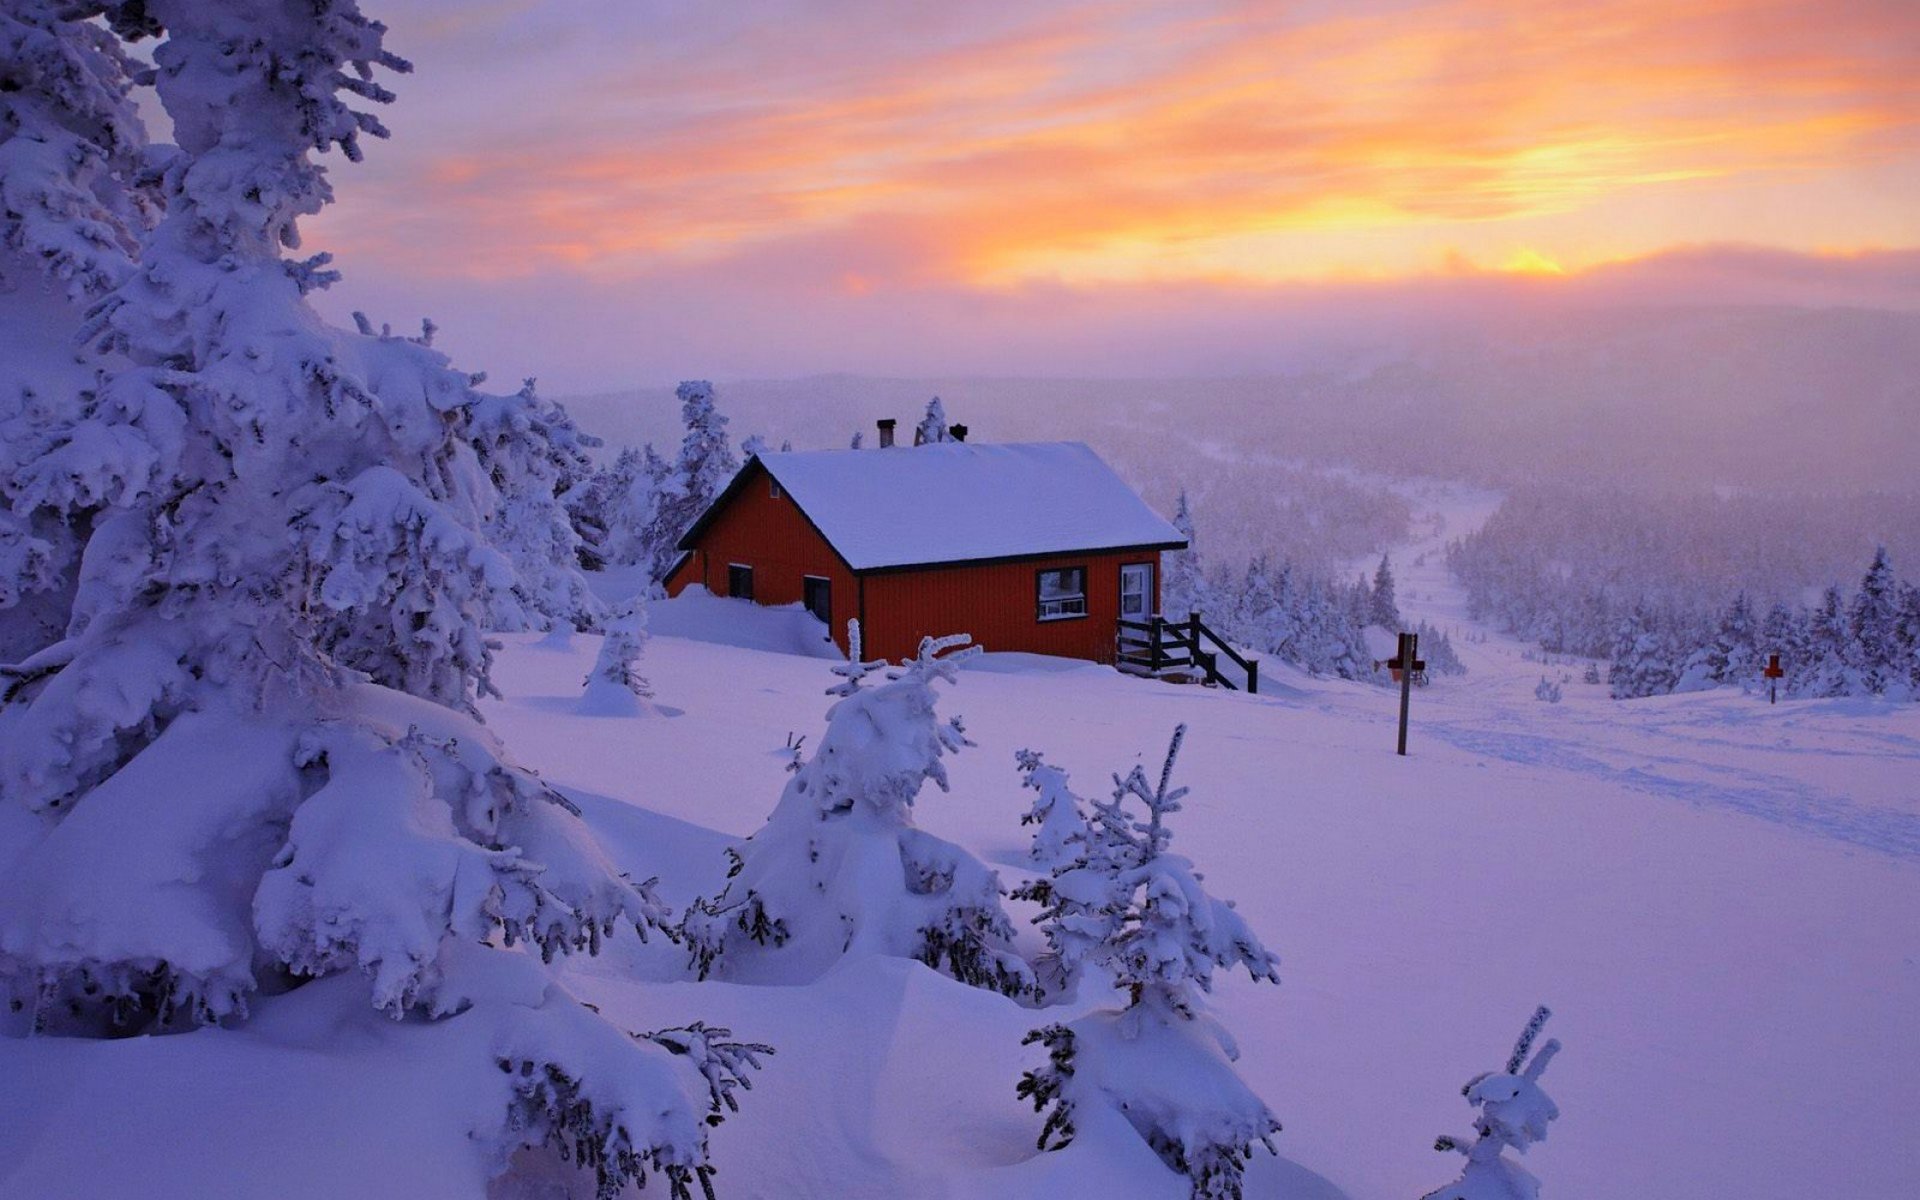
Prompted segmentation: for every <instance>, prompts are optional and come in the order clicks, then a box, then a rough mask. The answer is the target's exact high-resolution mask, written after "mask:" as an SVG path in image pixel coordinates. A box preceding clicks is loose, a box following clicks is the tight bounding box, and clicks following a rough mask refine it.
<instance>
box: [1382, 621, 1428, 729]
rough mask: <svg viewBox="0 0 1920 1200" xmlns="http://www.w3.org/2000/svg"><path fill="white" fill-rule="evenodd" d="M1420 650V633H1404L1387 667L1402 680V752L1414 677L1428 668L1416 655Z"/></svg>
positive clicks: (1411, 703)
mask: <svg viewBox="0 0 1920 1200" xmlns="http://www.w3.org/2000/svg"><path fill="white" fill-rule="evenodd" d="M1419 651H1420V635H1419V634H1417V633H1403V634H1401V635H1400V648H1399V649H1398V650H1396V651H1394V655H1393V657H1392V658H1390V659H1388V660H1387V669H1388V670H1390V671H1392V672H1393V677H1394V678H1395V679H1397V680H1399V681H1400V754H1401V756H1402V757H1405V756H1406V753H1407V710H1408V709H1409V708H1411V707H1412V705H1413V677H1414V674H1415V673H1416V672H1419V671H1424V670H1426V669H1427V664H1426V663H1424V662H1421V661H1420V659H1419V658H1417V657H1415V656H1416V655H1417V654H1418V653H1419Z"/></svg>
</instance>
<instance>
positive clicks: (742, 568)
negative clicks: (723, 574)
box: [727, 562, 758, 603]
mask: <svg viewBox="0 0 1920 1200" xmlns="http://www.w3.org/2000/svg"><path fill="white" fill-rule="evenodd" d="M736 571H739V572H744V573H745V575H746V577H747V590H746V592H745V593H744V594H742V593H741V592H739V591H737V590H736V589H735V588H734V580H735V575H734V572H736ZM727 599H729V600H754V599H755V597H754V587H753V564H752V563H737V562H730V563H728V564H727ZM755 602H756V603H757V602H758V601H755Z"/></svg>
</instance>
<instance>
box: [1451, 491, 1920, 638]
mask: <svg viewBox="0 0 1920 1200" xmlns="http://www.w3.org/2000/svg"><path fill="white" fill-rule="evenodd" d="M1876 545H1883V546H1885V547H1886V548H1887V549H1888V551H1889V552H1890V553H1891V555H1892V557H1893V559H1894V561H1896V562H1904V563H1912V562H1916V561H1920V497H1916V496H1913V495H1896V494H1888V493H1853V494H1839V493H1828V494H1799V493H1791V494H1790V493H1764V492H1738V493H1733V494H1727V495H1719V494H1715V493H1710V492H1697V491H1696V492H1688V493H1632V492H1626V491H1621V490H1618V489H1614V490H1606V491H1599V490H1585V489H1576V488H1569V487H1532V488H1525V489H1522V490H1519V491H1516V492H1514V493H1512V494H1511V495H1509V496H1508V497H1507V498H1506V500H1504V501H1503V502H1502V503H1501V505H1500V508H1499V509H1498V510H1497V511H1496V512H1495V513H1494V514H1493V516H1492V517H1491V518H1490V519H1489V520H1488V521H1487V522H1486V524H1485V525H1484V526H1482V527H1481V528H1480V529H1479V530H1477V531H1475V532H1474V533H1472V534H1469V535H1468V536H1466V537H1464V538H1462V539H1460V540H1459V541H1457V542H1455V543H1454V544H1453V545H1452V546H1451V547H1450V548H1449V551H1448V558H1447V565H1448V567H1449V569H1451V570H1452V571H1453V573H1454V575H1455V576H1456V577H1457V578H1458V579H1459V580H1460V582H1461V583H1462V584H1463V585H1464V586H1465V587H1466V589H1467V599H1468V603H1469V605H1470V608H1471V610H1472V612H1473V614H1474V615H1475V616H1476V617H1477V618H1480V619H1482V620H1486V621H1489V622H1491V623H1494V624H1496V625H1498V626H1500V627H1502V628H1504V629H1507V630H1509V631H1511V632H1513V633H1515V634H1516V635H1518V636H1520V637H1523V638H1525V639H1527V640H1529V641H1537V642H1539V643H1540V645H1541V647H1542V648H1543V649H1546V650H1549V651H1552V652H1554V653H1568V654H1582V655H1587V656H1589V657H1594V658H1604V657H1607V656H1608V655H1609V654H1610V653H1611V652H1612V650H1613V647H1614V641H1615V638H1616V635H1617V632H1618V629H1619V624H1620V621H1621V619H1622V618H1623V617H1625V616H1626V615H1628V614H1629V613H1631V612H1632V611H1633V610H1634V609H1635V608H1637V607H1638V608H1644V609H1646V610H1648V611H1650V612H1653V613H1673V614H1680V615H1682V616H1683V618H1684V619H1686V620H1689V621H1701V620H1706V619H1707V618H1706V617H1705V616H1704V614H1709V613H1718V612H1719V611H1720V610H1722V609H1724V608H1725V607H1726V605H1727V604H1728V603H1729V602H1730V601H1731V600H1732V599H1733V597H1734V596H1736V595H1737V594H1739V593H1742V592H1744V593H1745V594H1746V595H1747V596H1748V598H1749V600H1750V601H1751V603H1752V604H1753V605H1754V607H1755V608H1756V609H1759V610H1764V609H1766V608H1768V607H1769V606H1771V605H1772V604H1774V603H1776V602H1777V603H1784V604H1786V605H1788V606H1789V607H1792V606H1795V605H1798V604H1802V603H1806V602H1809V601H1811V600H1813V599H1814V597H1816V596H1817V595H1818V594H1819V592H1820V590H1821V589H1823V588H1825V587H1827V586H1828V585H1829V584H1832V583H1834V582H1836V581H1839V580H1845V579H1848V578H1851V577H1852V576H1853V575H1854V573H1855V572H1856V571H1858V570H1859V569H1860V564H1861V563H1863V562H1865V561H1866V560H1867V559H1868V557H1869V556H1870V555H1871V554H1872V553H1873V550H1874V547H1875V546H1876Z"/></svg>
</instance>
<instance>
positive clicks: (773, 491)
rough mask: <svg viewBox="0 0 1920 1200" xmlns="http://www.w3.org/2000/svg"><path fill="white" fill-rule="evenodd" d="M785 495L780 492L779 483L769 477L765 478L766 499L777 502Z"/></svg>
mask: <svg viewBox="0 0 1920 1200" xmlns="http://www.w3.org/2000/svg"><path fill="white" fill-rule="evenodd" d="M785 495H786V493H785V492H783V491H781V490H780V481H779V480H778V479H775V478H774V477H773V476H771V475H769V476H767V499H769V500H778V499H780V498H781V497H783V496H785Z"/></svg>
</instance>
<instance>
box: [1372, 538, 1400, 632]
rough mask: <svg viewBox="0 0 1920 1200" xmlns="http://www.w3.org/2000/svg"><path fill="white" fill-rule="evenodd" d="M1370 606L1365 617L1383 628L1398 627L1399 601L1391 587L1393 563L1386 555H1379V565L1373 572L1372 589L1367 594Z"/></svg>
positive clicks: (1395, 628) (1394, 628)
mask: <svg viewBox="0 0 1920 1200" xmlns="http://www.w3.org/2000/svg"><path fill="white" fill-rule="evenodd" d="M1369 602H1370V608H1369V611H1368V614H1367V619H1368V620H1369V621H1370V622H1371V623H1372V624H1375V625H1378V626H1380V627H1381V628H1383V629H1393V630H1397V629H1399V628H1400V602H1399V600H1398V599H1396V598H1395V594H1394V589H1393V564H1392V563H1391V562H1389V561H1388V560H1387V556H1386V555H1384V554H1382V555H1381V556H1380V566H1379V568H1378V569H1377V570H1375V571H1374V573H1373V591H1372V593H1371V594H1370V596H1369Z"/></svg>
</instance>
